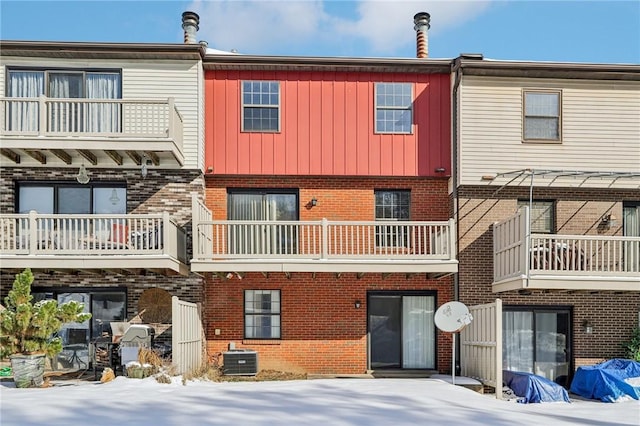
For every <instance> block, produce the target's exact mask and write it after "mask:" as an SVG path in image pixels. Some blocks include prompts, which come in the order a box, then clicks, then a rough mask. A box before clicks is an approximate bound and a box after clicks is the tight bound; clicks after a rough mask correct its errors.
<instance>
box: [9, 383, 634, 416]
mask: <svg viewBox="0 0 640 426" xmlns="http://www.w3.org/2000/svg"><path fill="white" fill-rule="evenodd" d="M173 380H174V381H173V383H172V384H159V383H157V382H156V381H155V379H153V378H148V379H144V380H138V379H130V378H126V377H117V378H116V379H115V380H114V381H112V382H109V383H104V384H101V383H99V382H73V381H70V382H64V381H59V382H56V386H53V387H49V388H42V389H16V388H15V387H14V385H13V382H7V381H5V382H2V383H0V424H1V425H2V426H14V425H16V426H17V425H20V426H29V425H55V426H57V425H60V426H62V425H64V426H75V425H78V426H80V425H82V426H86V425H90V426H100V425H108V426H115V425H152V426H162V425H241V426H246V425H322V426H337V425H426V424H437V425H554V426H556V425H590V426H599V425H602V426H604V425H635V426H637V425H640V402H639V401H624V402H620V403H615V404H608V403H603V402H599V401H586V400H583V399H576V398H572V403H564V402H554V403H541V404H518V403H516V402H514V401H498V400H496V399H495V398H494V397H493V396H489V395H481V394H478V393H476V392H473V391H471V390H468V389H465V388H462V387H459V386H453V385H451V384H449V383H446V382H445V381H442V380H437V379H318V380H297V381H278V382H221V383H217V382H201V381H190V382H186V385H183V384H182V381H181V378H180V377H175V378H173Z"/></svg>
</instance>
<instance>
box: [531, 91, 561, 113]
mask: <svg viewBox="0 0 640 426" xmlns="http://www.w3.org/2000/svg"><path fill="white" fill-rule="evenodd" d="M559 97H560V95H559V94H558V93H534V92H526V93H525V98H524V99H525V102H524V103H525V114H526V115H527V116H530V115H534V116H535V115H537V116H551V117H555V116H558V112H559V110H558V107H559V102H558V100H559Z"/></svg>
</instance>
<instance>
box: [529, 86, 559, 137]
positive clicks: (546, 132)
mask: <svg viewBox="0 0 640 426" xmlns="http://www.w3.org/2000/svg"><path fill="white" fill-rule="evenodd" d="M560 95H561V93H560V92H543V91H533V90H532V91H527V90H525V91H524V92H523V111H524V118H523V138H524V140H525V141H558V142H559V141H560V140H561V134H560V133H561V132H560V122H561V120H560V118H561V96H560Z"/></svg>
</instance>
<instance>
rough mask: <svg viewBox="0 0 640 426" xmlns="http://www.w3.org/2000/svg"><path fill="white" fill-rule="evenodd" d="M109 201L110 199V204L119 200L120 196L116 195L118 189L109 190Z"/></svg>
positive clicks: (114, 203)
mask: <svg viewBox="0 0 640 426" xmlns="http://www.w3.org/2000/svg"><path fill="white" fill-rule="evenodd" d="M109 201H111V204H112V205H114V206H115V205H116V204H118V203H119V202H120V197H118V191H116V189H115V188H113V189H112V190H111V197H109Z"/></svg>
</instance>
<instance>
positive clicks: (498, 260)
mask: <svg viewBox="0 0 640 426" xmlns="http://www.w3.org/2000/svg"><path fill="white" fill-rule="evenodd" d="M528 224H529V208H528V207H523V208H521V209H520V210H518V213H516V214H515V215H513V216H511V217H509V218H507V219H505V220H503V221H501V222H498V223H495V224H494V225H493V281H494V282H498V281H501V280H504V279H507V278H511V277H515V276H519V275H523V274H526V273H527V261H526V253H527V239H526V236H527V226H528Z"/></svg>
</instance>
